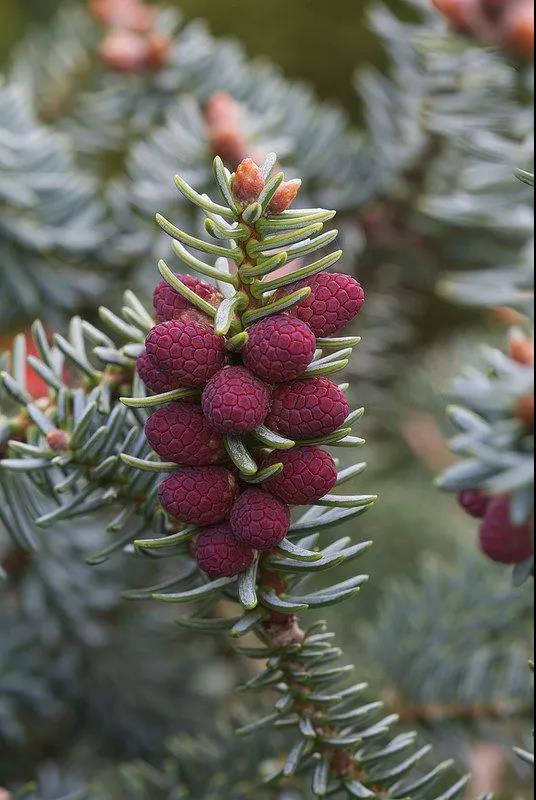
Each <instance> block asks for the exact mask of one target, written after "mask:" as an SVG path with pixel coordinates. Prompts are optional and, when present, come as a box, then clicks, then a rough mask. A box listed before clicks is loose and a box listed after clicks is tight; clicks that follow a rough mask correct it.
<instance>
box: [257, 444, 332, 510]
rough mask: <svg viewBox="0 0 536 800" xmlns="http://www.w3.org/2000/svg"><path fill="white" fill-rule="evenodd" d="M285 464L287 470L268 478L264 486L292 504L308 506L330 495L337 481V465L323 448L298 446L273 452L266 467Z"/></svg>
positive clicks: (284, 468)
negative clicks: (284, 450)
mask: <svg viewBox="0 0 536 800" xmlns="http://www.w3.org/2000/svg"><path fill="white" fill-rule="evenodd" d="M278 462H279V463H282V464H283V471H282V472H280V473H279V474H278V475H275V476H274V477H273V478H270V479H269V480H267V481H265V483H264V488H265V489H266V490H267V491H268V492H270V493H271V494H275V496H276V497H279V498H280V499H281V500H283V501H284V502H285V503H288V504H289V505H296V506H305V505H310V504H311V503H315V502H317V501H318V500H320V499H321V498H322V497H324V495H326V494H329V492H330V491H331V490H332V489H333V487H334V486H335V484H336V482H337V466H336V464H335V462H334V460H333V458H332V457H331V456H330V455H329V453H326V451H325V450H322V449H321V448H320V447H314V446H308V447H295V448H293V449H292V450H287V451H286V452H281V451H279V452H277V453H271V454H270V455H269V456H268V457H267V459H266V461H265V463H264V466H271V465H272V464H277V463H278Z"/></svg>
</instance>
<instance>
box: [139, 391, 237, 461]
mask: <svg viewBox="0 0 536 800" xmlns="http://www.w3.org/2000/svg"><path fill="white" fill-rule="evenodd" d="M145 435H146V436H147V440H148V441H149V444H150V445H151V447H152V448H153V450H154V451H155V453H157V454H158V455H159V456H160V458H161V459H162V461H172V462H174V463H175V464H182V465H183V466H188V467H201V466H204V465H207V464H216V463H217V462H218V461H221V460H222V458H223V457H224V456H225V447H224V445H223V441H222V439H221V437H220V436H218V434H217V433H216V432H215V431H214V430H213V429H212V428H211V427H210V426H209V424H208V422H207V420H206V419H205V417H204V415H203V412H202V411H201V409H200V408H199V406H196V405H193V404H191V403H171V404H170V405H168V406H165V407H164V408H160V409H159V410H158V411H156V412H155V413H154V414H153V415H152V416H151V417H149V419H148V420H147V423H146V425H145Z"/></svg>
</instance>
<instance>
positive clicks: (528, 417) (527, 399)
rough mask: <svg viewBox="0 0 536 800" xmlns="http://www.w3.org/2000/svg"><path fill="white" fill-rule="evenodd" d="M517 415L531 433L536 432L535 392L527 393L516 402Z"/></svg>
mask: <svg viewBox="0 0 536 800" xmlns="http://www.w3.org/2000/svg"><path fill="white" fill-rule="evenodd" d="M515 413H516V417H517V418H518V419H519V420H520V422H522V423H523V425H524V427H525V428H526V430H527V431H528V432H529V433H534V394H526V395H523V397H520V398H519V399H518V400H517V402H516V409H515Z"/></svg>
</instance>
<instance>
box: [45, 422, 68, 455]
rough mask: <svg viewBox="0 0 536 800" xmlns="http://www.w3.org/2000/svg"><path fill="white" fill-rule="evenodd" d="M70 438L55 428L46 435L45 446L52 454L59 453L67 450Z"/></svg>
mask: <svg viewBox="0 0 536 800" xmlns="http://www.w3.org/2000/svg"><path fill="white" fill-rule="evenodd" d="M70 442H71V437H70V436H69V434H68V433H65V431H60V430H59V428H56V429H55V430H53V431H50V433H47V444H48V446H49V447H50V449H51V450H54V452H61V451H63V450H67V449H68V448H69V445H70Z"/></svg>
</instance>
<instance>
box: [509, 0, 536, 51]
mask: <svg viewBox="0 0 536 800" xmlns="http://www.w3.org/2000/svg"><path fill="white" fill-rule="evenodd" d="M503 38H504V42H505V44H506V45H507V47H509V48H511V49H512V50H513V51H514V52H515V53H517V54H518V55H519V56H521V57H522V58H526V59H527V60H529V61H531V60H533V59H534V4H533V2H532V0H519V2H517V3H514V5H512V6H511V8H510V9H509V11H508V14H507V16H506V19H505V21H504V37H503Z"/></svg>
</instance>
